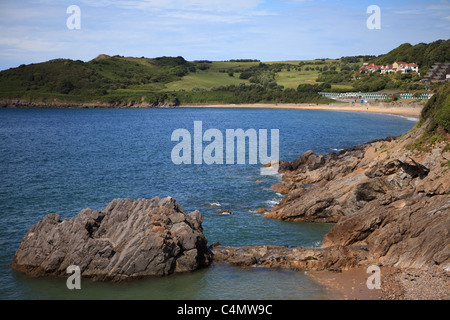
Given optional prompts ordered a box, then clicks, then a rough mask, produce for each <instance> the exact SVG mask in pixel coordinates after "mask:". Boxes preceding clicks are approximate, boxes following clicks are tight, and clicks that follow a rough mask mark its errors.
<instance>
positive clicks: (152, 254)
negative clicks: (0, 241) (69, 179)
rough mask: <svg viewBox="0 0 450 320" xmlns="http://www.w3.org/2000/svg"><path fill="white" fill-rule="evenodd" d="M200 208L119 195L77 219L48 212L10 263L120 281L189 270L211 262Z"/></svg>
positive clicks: (22, 269) (46, 272) (47, 272)
mask: <svg viewBox="0 0 450 320" xmlns="http://www.w3.org/2000/svg"><path fill="white" fill-rule="evenodd" d="M202 221H203V217H202V215H201V214H200V212H198V211H194V212H191V213H189V214H187V213H185V212H184V210H183V208H182V207H181V206H180V205H179V204H178V203H177V202H176V201H175V200H174V199H173V198H170V197H169V198H164V199H160V198H153V199H151V200H148V199H139V200H131V199H116V200H113V201H112V202H111V203H110V204H109V205H108V206H107V207H106V208H105V209H104V210H102V211H95V210H91V209H85V210H82V211H81V212H80V213H79V214H78V215H77V216H75V217H74V218H72V219H64V220H63V221H61V219H60V216H59V215H47V216H46V217H44V219H42V220H41V221H39V222H38V223H37V224H36V225H34V226H32V227H31V229H30V230H29V231H28V233H27V234H26V235H25V237H24V238H23V240H22V243H21V245H20V247H19V249H18V250H17V252H16V254H15V256H14V259H13V261H12V262H11V267H12V268H13V269H15V270H17V271H20V272H25V273H28V274H31V275H35V276H45V275H52V276H67V274H66V269H67V267H69V266H70V265H77V266H79V267H80V269H81V275H82V277H84V278H90V279H93V280H98V281H121V280H126V279H133V278H142V277H147V276H164V275H168V274H171V273H177V272H189V271H193V270H195V269H197V268H199V267H202V266H206V265H208V264H209V262H210V252H209V250H208V249H207V240H206V238H205V236H204V234H203V230H202Z"/></svg>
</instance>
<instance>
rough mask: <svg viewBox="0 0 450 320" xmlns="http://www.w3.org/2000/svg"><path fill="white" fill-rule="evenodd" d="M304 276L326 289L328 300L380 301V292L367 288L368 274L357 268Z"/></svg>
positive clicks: (316, 272) (309, 272)
mask: <svg viewBox="0 0 450 320" xmlns="http://www.w3.org/2000/svg"><path fill="white" fill-rule="evenodd" d="M306 274H307V275H308V276H310V277H311V278H312V279H313V280H314V281H316V282H317V283H319V284H321V285H323V286H325V287H326V288H327V291H328V292H327V293H328V297H329V299H330V300H379V299H381V290H377V289H373V290H369V289H368V288H367V284H366V282H367V279H368V277H370V274H368V273H366V269H363V268H357V269H352V270H346V271H342V272H331V271H308V272H307V273H306ZM381 275H383V271H382V272H381Z"/></svg>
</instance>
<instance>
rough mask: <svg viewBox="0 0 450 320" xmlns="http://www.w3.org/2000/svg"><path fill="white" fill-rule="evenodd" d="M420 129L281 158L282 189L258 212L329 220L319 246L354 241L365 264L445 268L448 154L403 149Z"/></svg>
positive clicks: (440, 146)
mask: <svg viewBox="0 0 450 320" xmlns="http://www.w3.org/2000/svg"><path fill="white" fill-rule="evenodd" d="M423 133H424V132H423V130H419V129H417V130H413V131H411V132H410V133H408V134H407V135H405V136H404V137H402V138H399V139H397V140H395V139H392V138H389V139H387V140H383V141H373V142H370V143H367V144H364V145H362V146H359V147H355V148H351V149H347V150H343V151H341V152H339V153H338V154H334V153H332V154H328V155H322V156H317V155H315V154H314V153H313V152H312V151H308V152H306V153H305V154H303V155H302V156H300V157H299V158H297V159H296V160H294V161H292V162H285V163H283V165H282V166H281V167H280V172H281V173H283V183H282V184H278V185H277V186H276V188H277V189H278V190H284V191H285V192H286V195H285V197H284V198H283V199H282V201H281V202H280V203H279V204H278V205H276V206H275V207H274V208H273V209H272V210H271V212H270V213H269V214H267V215H265V217H266V218H272V219H281V220H285V221H310V222H332V223H337V224H336V226H335V227H334V228H333V229H331V230H330V232H329V233H328V234H327V235H326V236H325V239H324V241H323V249H325V248H330V249H331V248H334V247H336V246H339V247H347V248H348V247H350V246H360V245H362V246H365V247H366V249H367V252H368V253H367V255H366V258H367V259H364V261H365V263H370V264H378V263H380V264H383V265H388V266H397V267H402V268H410V267H411V268H429V267H432V266H440V267H442V268H444V269H445V268H450V243H449V239H450V236H449V232H450V227H449V226H450V197H449V194H450V170H449V169H448V165H449V163H450V162H449V161H450V153H449V151H448V148H447V149H445V146H446V142H445V141H444V142H441V143H435V144H433V145H430V147H429V149H428V150H415V149H411V148H408V147H407V146H410V145H412V143H414V141H417V139H418V138H419V137H420V136H421V135H422V134H423ZM443 134H446V135H447V139H450V134H448V133H443ZM361 261H362V260H361Z"/></svg>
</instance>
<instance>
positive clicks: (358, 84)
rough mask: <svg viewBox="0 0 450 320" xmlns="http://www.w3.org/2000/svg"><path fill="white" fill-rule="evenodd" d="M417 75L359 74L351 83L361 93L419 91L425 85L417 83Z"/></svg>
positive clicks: (399, 73) (413, 73)
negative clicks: (386, 90)
mask: <svg viewBox="0 0 450 320" xmlns="http://www.w3.org/2000/svg"><path fill="white" fill-rule="evenodd" d="M419 79H420V77H419V75H418V74H417V73H415V72H412V73H406V74H402V73H401V72H398V73H396V74H384V75H383V74H380V73H379V72H374V73H369V74H361V75H360V76H359V79H358V80H356V81H355V82H354V83H353V88H354V89H355V90H356V91H361V92H375V91H380V90H385V89H388V90H399V89H400V90H419V89H424V87H425V85H424V84H422V83H420V82H418V80H419Z"/></svg>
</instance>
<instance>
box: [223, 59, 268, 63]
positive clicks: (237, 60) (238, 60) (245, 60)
mask: <svg viewBox="0 0 450 320" xmlns="http://www.w3.org/2000/svg"><path fill="white" fill-rule="evenodd" d="M228 61H229V62H261V61H260V60H258V59H231V60H228Z"/></svg>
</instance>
